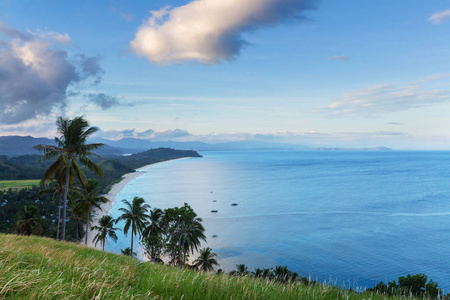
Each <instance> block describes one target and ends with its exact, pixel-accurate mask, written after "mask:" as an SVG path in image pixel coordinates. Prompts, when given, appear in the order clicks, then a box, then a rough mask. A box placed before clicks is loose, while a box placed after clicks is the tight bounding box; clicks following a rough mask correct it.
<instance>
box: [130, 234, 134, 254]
mask: <svg viewBox="0 0 450 300" xmlns="http://www.w3.org/2000/svg"><path fill="white" fill-rule="evenodd" d="M133 235H134V234H133V230H131V251H130V252H131V253H130V256H133Z"/></svg>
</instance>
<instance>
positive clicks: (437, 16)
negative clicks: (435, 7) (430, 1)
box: [428, 9, 450, 25]
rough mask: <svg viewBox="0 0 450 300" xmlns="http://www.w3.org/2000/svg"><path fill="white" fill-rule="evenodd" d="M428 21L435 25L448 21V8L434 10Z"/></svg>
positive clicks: (449, 16)
mask: <svg viewBox="0 0 450 300" xmlns="http://www.w3.org/2000/svg"><path fill="white" fill-rule="evenodd" d="M428 21H430V22H431V23H433V24H436V25H438V24H442V23H445V22H448V21H450V9H447V10H442V11H438V12H435V13H434V14H432V15H431V17H429V18H428Z"/></svg>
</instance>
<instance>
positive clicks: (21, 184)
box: [0, 179, 40, 191]
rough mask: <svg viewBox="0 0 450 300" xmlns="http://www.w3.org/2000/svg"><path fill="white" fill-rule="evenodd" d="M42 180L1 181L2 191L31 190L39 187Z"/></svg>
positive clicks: (0, 187) (0, 188)
mask: <svg viewBox="0 0 450 300" xmlns="http://www.w3.org/2000/svg"><path fill="white" fill-rule="evenodd" d="M39 182H40V179H30V180H0V190H1V191H3V190H7V189H9V188H11V189H15V190H20V189H24V188H29V187H32V186H38V185H39Z"/></svg>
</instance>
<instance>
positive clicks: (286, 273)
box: [218, 264, 313, 284]
mask: <svg viewBox="0 0 450 300" xmlns="http://www.w3.org/2000/svg"><path fill="white" fill-rule="evenodd" d="M218 272H219V273H221V270H220V269H219V270H218ZM228 274H229V275H233V276H251V277H255V278H261V279H267V280H273V281H278V282H282V283H288V282H293V281H296V280H301V281H302V282H303V283H305V284H311V283H313V282H310V281H309V279H307V278H305V277H299V275H298V274H297V273H296V272H292V271H290V270H289V269H288V268H287V267H286V266H276V267H275V268H270V269H267V268H265V269H260V268H256V269H255V270H254V271H253V272H250V271H249V270H248V267H247V266H246V265H245V264H237V265H236V270H233V271H231V272H230V273H228Z"/></svg>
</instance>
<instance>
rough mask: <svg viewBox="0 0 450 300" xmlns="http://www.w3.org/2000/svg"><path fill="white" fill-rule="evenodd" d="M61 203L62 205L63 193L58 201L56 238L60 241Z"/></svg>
mask: <svg viewBox="0 0 450 300" xmlns="http://www.w3.org/2000/svg"><path fill="white" fill-rule="evenodd" d="M61 205H62V195H60V196H59V202H58V226H57V227H56V240H57V241H59V226H60V225H61Z"/></svg>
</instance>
